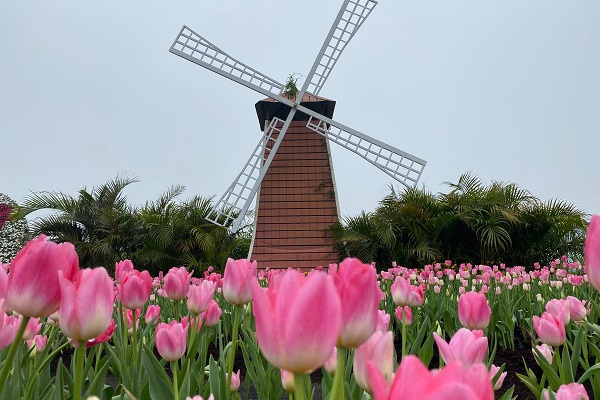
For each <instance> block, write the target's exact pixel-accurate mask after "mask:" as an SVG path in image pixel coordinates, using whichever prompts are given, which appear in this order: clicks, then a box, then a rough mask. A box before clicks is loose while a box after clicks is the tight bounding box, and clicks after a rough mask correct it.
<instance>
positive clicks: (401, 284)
mask: <svg viewBox="0 0 600 400" xmlns="http://www.w3.org/2000/svg"><path fill="white" fill-rule="evenodd" d="M390 291H391V293H392V299H393V300H394V304H396V305H397V306H407V305H408V304H409V303H410V302H411V297H412V290H411V289H410V283H409V282H408V281H407V280H406V279H404V278H403V277H401V276H397V277H396V280H394V283H393V284H392V286H390Z"/></svg>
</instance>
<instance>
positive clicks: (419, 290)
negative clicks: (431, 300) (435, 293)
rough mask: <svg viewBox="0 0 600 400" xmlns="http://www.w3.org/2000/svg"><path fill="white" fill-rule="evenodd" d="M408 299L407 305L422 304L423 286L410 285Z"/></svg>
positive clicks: (416, 305)
mask: <svg viewBox="0 0 600 400" xmlns="http://www.w3.org/2000/svg"><path fill="white" fill-rule="evenodd" d="M410 290H411V294H410V301H409V302H408V306H409V307H421V306H422V305H423V300H424V297H423V286H411V287H410Z"/></svg>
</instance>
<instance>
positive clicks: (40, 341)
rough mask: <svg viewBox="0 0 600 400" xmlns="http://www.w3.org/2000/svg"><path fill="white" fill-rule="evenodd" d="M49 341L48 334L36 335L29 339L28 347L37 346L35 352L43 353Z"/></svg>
mask: <svg viewBox="0 0 600 400" xmlns="http://www.w3.org/2000/svg"><path fill="white" fill-rule="evenodd" d="M47 342H48V336H42V335H35V336H34V337H33V338H31V339H29V340H28V341H27V347H29V348H30V349H31V348H35V350H34V352H35V353H36V354H39V353H41V352H42V351H44V349H45V348H46V343H47Z"/></svg>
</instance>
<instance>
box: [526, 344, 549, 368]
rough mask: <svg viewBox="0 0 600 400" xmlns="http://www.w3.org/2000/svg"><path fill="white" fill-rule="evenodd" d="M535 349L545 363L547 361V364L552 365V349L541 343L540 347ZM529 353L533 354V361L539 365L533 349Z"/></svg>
mask: <svg viewBox="0 0 600 400" xmlns="http://www.w3.org/2000/svg"><path fill="white" fill-rule="evenodd" d="M535 347H536V348H537V349H538V351H539V352H540V353H541V354H542V357H544V358H545V359H546V361H548V364H552V357H553V356H554V350H553V349H552V347H550V346H548V345H547V344H546V343H542V344H541V345H539V346H535ZM531 351H532V352H533V356H534V357H535V361H536V362H537V363H538V365H539V361H538V355H537V352H536V351H535V349H531Z"/></svg>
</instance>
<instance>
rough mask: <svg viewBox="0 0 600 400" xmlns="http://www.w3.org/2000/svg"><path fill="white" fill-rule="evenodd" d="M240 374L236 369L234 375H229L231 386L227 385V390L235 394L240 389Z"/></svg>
mask: <svg viewBox="0 0 600 400" xmlns="http://www.w3.org/2000/svg"><path fill="white" fill-rule="evenodd" d="M240 373H241V372H240V370H239V369H238V372H236V373H235V374H231V384H230V385H229V390H230V391H232V392H237V391H238V389H239V388H240V382H241V379H240Z"/></svg>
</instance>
